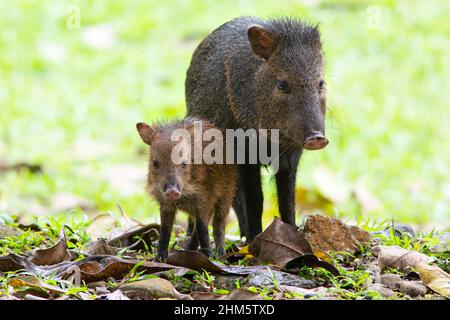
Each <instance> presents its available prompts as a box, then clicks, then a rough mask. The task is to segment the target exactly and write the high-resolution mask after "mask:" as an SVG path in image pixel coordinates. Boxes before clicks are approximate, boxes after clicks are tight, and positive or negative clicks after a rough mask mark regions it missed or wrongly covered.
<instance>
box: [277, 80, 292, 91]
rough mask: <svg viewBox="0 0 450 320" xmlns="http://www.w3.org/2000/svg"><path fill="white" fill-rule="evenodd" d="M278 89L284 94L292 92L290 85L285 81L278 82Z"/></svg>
mask: <svg viewBox="0 0 450 320" xmlns="http://www.w3.org/2000/svg"><path fill="white" fill-rule="evenodd" d="M277 88H278V90H280V91H283V92H284V93H289V91H291V89H290V88H289V84H288V83H287V82H286V81H284V80H277Z"/></svg>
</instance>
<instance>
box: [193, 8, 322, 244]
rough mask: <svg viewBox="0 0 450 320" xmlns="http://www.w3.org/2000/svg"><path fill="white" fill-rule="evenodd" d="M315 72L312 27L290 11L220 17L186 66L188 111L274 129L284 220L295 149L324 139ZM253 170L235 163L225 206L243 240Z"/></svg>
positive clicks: (318, 56) (255, 228)
mask: <svg viewBox="0 0 450 320" xmlns="http://www.w3.org/2000/svg"><path fill="white" fill-rule="evenodd" d="M323 77H324V76H323V58H322V45H321V41H320V33H319V31H318V29H317V28H316V27H315V26H310V25H308V24H306V23H304V22H302V21H300V20H297V19H291V18H282V19H274V20H262V19H259V18H256V17H241V18H237V19H235V20H233V21H230V22H227V23H225V24H224V25H222V26H220V27H219V28H217V29H216V30H215V31H213V32H212V33H211V34H210V35H209V36H208V37H206V38H205V39H204V40H203V41H202V42H201V43H200V45H199V46H198V47H197V49H196V50H195V52H194V55H193V57H192V60H191V64H190V66H189V69H188V71H187V78H186V102H187V109H188V110H187V111H188V115H189V116H197V117H201V118H203V119H207V120H209V121H212V122H213V123H214V124H215V125H216V126H219V127H221V128H232V129H236V128H242V129H244V130H246V129H250V128H251V129H256V130H258V129H260V128H264V129H279V134H280V136H279V152H280V157H279V169H278V172H276V175H275V178H276V185H277V191H278V205H279V212H280V215H281V218H282V220H283V221H284V222H286V223H290V224H292V225H295V180H296V173H297V165H298V162H299V159H300V155H301V153H302V150H303V149H309V150H316V149H322V148H324V147H325V146H326V145H327V144H328V140H327V138H326V137H325V129H324V127H325V124H324V115H325V109H326V108H325V82H324V80H323ZM259 163H260V162H259ZM260 171H261V168H260V165H259V164H249V163H245V164H239V167H238V188H237V194H236V198H235V201H234V204H233V206H234V209H235V211H236V214H237V216H238V219H239V226H240V229H241V235H245V236H247V240H251V239H253V238H254V237H255V236H256V235H257V234H258V233H260V232H261V231H262V225H261V216H262V210H263V193H262V188H261V172H260Z"/></svg>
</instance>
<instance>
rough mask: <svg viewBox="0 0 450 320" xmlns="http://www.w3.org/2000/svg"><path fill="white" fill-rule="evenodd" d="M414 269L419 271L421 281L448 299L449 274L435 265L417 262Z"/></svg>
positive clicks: (449, 288) (449, 292)
mask: <svg viewBox="0 0 450 320" xmlns="http://www.w3.org/2000/svg"><path fill="white" fill-rule="evenodd" d="M415 269H416V270H417V272H419V275H420V279H421V280H422V282H423V283H424V284H425V285H426V286H427V287H429V288H430V289H431V290H433V291H434V292H436V293H439V294H441V295H443V296H444V297H446V298H447V299H450V276H449V274H448V273H446V272H445V271H444V270H442V269H441V268H439V267H437V266H430V265H429V264H427V263H425V262H418V263H417V264H416V265H415Z"/></svg>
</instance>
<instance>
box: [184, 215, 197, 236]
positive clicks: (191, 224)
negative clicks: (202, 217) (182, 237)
mask: <svg viewBox="0 0 450 320" xmlns="http://www.w3.org/2000/svg"><path fill="white" fill-rule="evenodd" d="M194 226H195V219H194V218H192V217H191V216H188V227H187V231H186V235H187V236H190V235H192V232H193V231H194Z"/></svg>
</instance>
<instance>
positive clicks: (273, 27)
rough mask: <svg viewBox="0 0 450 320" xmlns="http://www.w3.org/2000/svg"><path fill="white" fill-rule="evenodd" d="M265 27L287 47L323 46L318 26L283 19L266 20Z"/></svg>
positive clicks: (287, 18)
mask: <svg viewBox="0 0 450 320" xmlns="http://www.w3.org/2000/svg"><path fill="white" fill-rule="evenodd" d="M264 26H265V27H266V28H267V29H268V30H269V31H270V32H271V33H272V34H274V35H275V37H276V38H277V39H278V41H280V42H282V43H284V44H286V45H289V44H297V43H303V44H307V45H321V42H320V31H319V27H318V25H311V24H309V23H307V22H305V21H303V20H300V19H297V18H292V17H282V18H274V19H270V20H266V23H265V24H264Z"/></svg>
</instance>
